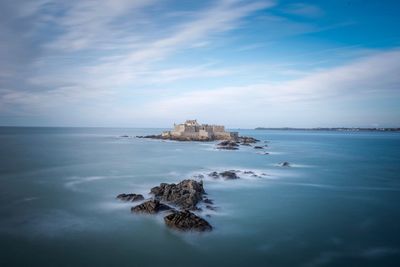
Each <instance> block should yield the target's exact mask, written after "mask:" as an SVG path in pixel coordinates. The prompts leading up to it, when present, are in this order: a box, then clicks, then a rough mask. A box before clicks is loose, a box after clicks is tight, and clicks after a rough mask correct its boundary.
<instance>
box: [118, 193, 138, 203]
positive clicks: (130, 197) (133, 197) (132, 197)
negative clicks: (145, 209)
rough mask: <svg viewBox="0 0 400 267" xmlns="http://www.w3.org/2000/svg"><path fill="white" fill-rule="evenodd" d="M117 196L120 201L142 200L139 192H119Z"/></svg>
mask: <svg viewBox="0 0 400 267" xmlns="http://www.w3.org/2000/svg"><path fill="white" fill-rule="evenodd" d="M117 198H118V199H120V200H122V201H131V202H134V201H140V200H144V197H143V195H141V194H119V195H118V196H117Z"/></svg>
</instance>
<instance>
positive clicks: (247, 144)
mask: <svg viewBox="0 0 400 267" xmlns="http://www.w3.org/2000/svg"><path fill="white" fill-rule="evenodd" d="M241 145H242V146H251V145H250V144H249V143H241Z"/></svg>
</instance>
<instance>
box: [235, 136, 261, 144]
mask: <svg viewBox="0 0 400 267" xmlns="http://www.w3.org/2000/svg"><path fill="white" fill-rule="evenodd" d="M238 141H239V142H240V144H241V145H250V144H255V143H257V142H259V141H260V140H258V139H255V138H253V137H249V136H240V137H239V140H238Z"/></svg>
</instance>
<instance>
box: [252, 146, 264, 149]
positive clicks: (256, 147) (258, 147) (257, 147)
mask: <svg viewBox="0 0 400 267" xmlns="http://www.w3.org/2000/svg"><path fill="white" fill-rule="evenodd" d="M254 149H263V147H262V146H255V147H254Z"/></svg>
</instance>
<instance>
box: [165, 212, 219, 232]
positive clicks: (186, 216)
mask: <svg viewBox="0 0 400 267" xmlns="http://www.w3.org/2000/svg"><path fill="white" fill-rule="evenodd" d="M164 222H165V224H166V225H167V226H168V227H171V228H174V229H178V230H181V231H199V232H204V231H211V230H212V226H211V225H210V224H209V223H208V222H207V221H206V220H204V219H203V218H201V217H199V216H197V215H195V214H194V213H192V212H190V211H188V210H184V211H177V212H173V213H171V214H169V215H167V216H165V217H164Z"/></svg>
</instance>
